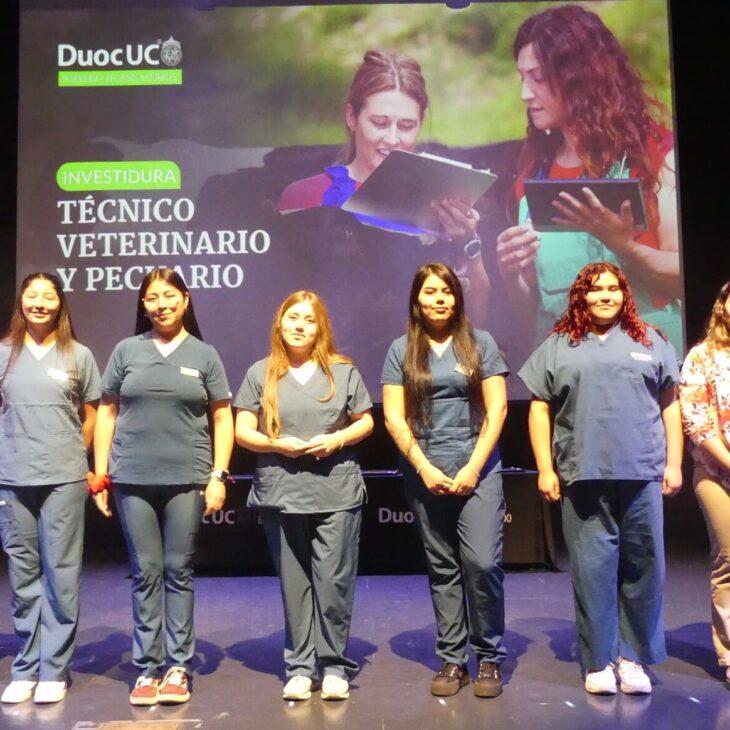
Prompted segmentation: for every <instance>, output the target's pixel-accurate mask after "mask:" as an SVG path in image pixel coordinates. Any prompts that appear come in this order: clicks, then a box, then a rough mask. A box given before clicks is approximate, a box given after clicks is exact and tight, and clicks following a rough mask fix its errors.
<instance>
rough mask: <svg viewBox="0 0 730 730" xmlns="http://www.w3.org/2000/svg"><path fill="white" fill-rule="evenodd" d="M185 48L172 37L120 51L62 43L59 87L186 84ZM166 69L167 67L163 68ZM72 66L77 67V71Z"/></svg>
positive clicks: (127, 47)
mask: <svg viewBox="0 0 730 730" xmlns="http://www.w3.org/2000/svg"><path fill="white" fill-rule="evenodd" d="M182 56H183V54H182V45H181V43H180V41H177V40H175V39H174V38H173V37H172V36H170V37H169V38H168V39H167V40H158V41H157V42H156V43H149V44H146V45H145V44H144V43H137V44H132V43H128V44H126V45H124V46H119V47H117V48H111V49H109V48H77V47H76V46H74V45H72V44H70V43H59V44H58V69H59V70H58V85H59V86H161V85H175V84H182V69H181V68H178V67H179V66H180V63H181V61H182ZM164 66H166V67H167V68H163V67H164ZM70 67H76V68H75V69H73V70H67V69H70ZM79 68H80V69H91V70H88V71H87V70H77V69H79Z"/></svg>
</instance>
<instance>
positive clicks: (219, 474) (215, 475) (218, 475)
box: [210, 469, 230, 482]
mask: <svg viewBox="0 0 730 730" xmlns="http://www.w3.org/2000/svg"><path fill="white" fill-rule="evenodd" d="M229 476H230V472H227V471H226V470H225V469H213V471H212V472H211V473H210V478H211V479H217V480H218V481H219V482H225V481H226V480H227V479H228V477H229Z"/></svg>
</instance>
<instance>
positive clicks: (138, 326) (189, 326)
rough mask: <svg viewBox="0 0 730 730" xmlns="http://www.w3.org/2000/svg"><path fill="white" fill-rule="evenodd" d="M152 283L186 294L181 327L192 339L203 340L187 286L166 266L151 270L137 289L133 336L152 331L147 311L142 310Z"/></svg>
mask: <svg viewBox="0 0 730 730" xmlns="http://www.w3.org/2000/svg"><path fill="white" fill-rule="evenodd" d="M153 281H164V282H165V283H166V284H169V285H170V286H173V287H175V289H177V290H178V291H179V292H182V293H183V294H187V297H188V306H187V309H186V310H185V313H184V314H183V320H182V322H183V327H185V330H186V331H187V332H189V333H190V334H191V335H193V336H194V337H197V338H198V339H199V340H202V339H203V335H201V334H200V327H198V320H197V319H196V318H195V310H194V309H193V298H192V297H191V296H190V290H189V289H188V285H187V284H186V283H185V281H184V279H183V278H182V276H180V274H178V273H177V271H175V269H171V268H169V267H167V266H161V267H160V268H158V269H152V271H150V272H149V273H148V274H147V276H145V278H144V279H142V283H141V284H140V287H139V296H138V297H137V320H136V322H135V325H134V334H135V335H141V334H144V333H145V332H149V331H150V330H151V329H152V322H150V320H149V318H148V317H147V311H146V310H145V308H144V301H143V300H144V298H145V294H147V289H149V286H150V284H151V283H152V282H153Z"/></svg>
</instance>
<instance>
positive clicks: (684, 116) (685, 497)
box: [0, 0, 730, 544]
mask: <svg viewBox="0 0 730 730" xmlns="http://www.w3.org/2000/svg"><path fill="white" fill-rule="evenodd" d="M54 4H55V5H60V4H59V3H54V2H53V1H52V0H49V1H48V2H42V3H41V2H37V3H33V5H35V6H36V7H39V8H50V7H52V6H53V5H54ZM226 4H229V5H230V4H231V3H213V2H204V3H203V2H200V3H196V5H197V6H198V7H200V8H206V9H207V8H211V7H214V6H218V7H220V6H224V5H226ZM627 4H631V3H627ZM25 5H26V6H27V7H30V6H31V5H32V4H31V3H26V4H25ZM77 5H83V6H84V7H86V8H87V9H89V10H94V9H98V10H103V9H108V8H109V7H113V6H115V5H116V3H114V2H107V1H106V0H87V1H86V2H84V3H77ZM139 5H143V4H142V3H139ZM155 5H157V6H167V8H168V9H172V8H179V6H180V5H181V3H180V2H177V1H176V2H166V3H165V2H159V3H154V2H146V3H144V6H145V7H153V6H155ZM190 5H191V6H192V5H193V4H192V3H191V4H190ZM472 5H476V4H475V3H472ZM522 5H524V7H525V10H526V9H527V6H528V5H535V4H534V3H522ZM607 5H608V4H607ZM610 5H611V6H613V7H618V8H619V10H620V9H621V7H622V6H624V5H625V3H623V2H620V1H619V2H615V3H611V4H610ZM669 9H670V26H671V50H672V56H673V66H674V87H675V88H674V114H675V132H676V133H677V151H678V170H679V173H680V176H681V187H680V200H681V219H680V220H681V233H682V243H683V250H684V254H685V255H684V259H683V277H684V283H685V303H686V312H685V316H686V333H687V342H688V343H690V344H691V343H692V342H693V341H695V340H696V339H697V338H698V337H699V336H700V334H701V329H702V326H703V323H704V320H705V317H706V315H707V312H708V310H709V307H710V304H711V302H712V300H713V298H714V295H715V293H716V291H717V289H718V288H719V286H720V284H721V283H722V282H723V281H725V280H726V279H727V278H728V277H730V254H729V253H728V245H727V239H728V234H727V225H726V218H727V216H726V209H727V201H728V200H730V195H729V193H730V191H729V190H728V188H729V187H730V184H729V183H728V175H727V171H728V170H730V145H728V144H727V132H726V126H727V125H726V115H725V114H724V112H722V109H723V108H724V105H725V104H724V101H723V100H724V88H723V87H722V83H721V82H720V81H718V79H719V78H721V75H722V70H723V69H725V68H726V66H727V59H726V55H725V50H724V49H725V48H726V47H727V39H726V33H727V28H728V27H730V4H728V3H722V2H716V1H715V0H695V1H694V2H692V3H686V2H684V0H670V2H669ZM18 22H19V12H18V7H17V3H14V2H5V3H2V4H0V58H2V61H3V64H2V67H3V69H4V73H3V74H1V75H0V86H1V88H2V98H3V101H4V107H5V108H4V112H5V113H4V114H3V115H2V119H1V121H0V126H1V128H2V135H3V144H2V147H1V148H0V149H1V151H2V159H0V165H1V167H0V170H1V171H2V183H1V184H0V250H1V251H2V256H0V321H1V322H2V323H3V324H4V323H6V322H7V319H8V316H9V312H10V309H11V306H12V301H13V299H14V290H15V284H16V280H17V278H18V277H19V276H20V275H21V274H22V273H23V272H22V271H20V270H18V271H17V273H16V267H15V247H16V214H15V211H16V185H15V180H16V170H17V161H16V149H17V148H16V137H17V133H18V127H17V119H16V117H15V115H14V113H13V109H14V108H15V107H16V104H17V97H18V86H17V75H16V69H17V54H18ZM622 23H623V21H622ZM612 27H613V26H612ZM614 30H616V32H617V34H619V37H620V38H621V39H622V41H623V40H624V38H623V37H622V36H621V34H620V33H619V30H620V29H619V28H614ZM47 31H48V32H49V33H51V34H53V32H54V29H53V28H52V27H50V26H49V27H48V28H47ZM152 35H155V40H157V37H156V34H152ZM369 45H372V44H370V43H369V39H368V38H364V39H363V42H362V43H361V44H360V47H359V48H358V49H357V50H358V52H359V51H360V50H361V48H364V47H367V46H369ZM183 51H185V49H184V48H183ZM30 52H31V55H30V57H29V60H28V62H29V63H30V64H31V65H34V64H36V65H37V64H40V63H41V59H42V58H46V59H47V58H48V51H47V50H46V51H44V50H43V49H42V48H35V49H33V48H31V49H30ZM51 55H52V54H51ZM647 55H651V54H649V53H648V52H645V53H644V61H645V62H646V61H647V58H646V56H647ZM348 58H349V59H350V65H349V68H350V70H351V69H352V68H353V67H354V64H355V63H356V62H357V57H356V56H355V55H351V56H349V57H348ZM187 60H188V56H187V55H186V56H185V57H184V60H183V61H182V68H183V70H185V69H186V67H187ZM639 60H640V59H637V63H639ZM51 63H55V58H51ZM510 64H511V61H510ZM639 65H640V66H641V63H639ZM55 70H56V69H55V68H54V73H55ZM487 75H488V74H487V73H486V72H484V73H480V74H479V77H478V82H479V84H480V85H481V84H482V83H484V79H485V78H486V77H487ZM347 81H348V79H347V78H346V74H345V72H344V71H343V76H342V77H341V78H340V79H339V81H338V83H339V84H340V87H339V88H344V87H345V86H346V84H347ZM430 82H431V79H429V83H430ZM509 83H510V89H509V94H510V95H511V96H512V97H513V98H514V99H515V100H517V101H518V99H517V94H518V91H517V86H516V83H517V82H516V80H515V79H514V77H513V78H512V79H511V80H510V82H509ZM343 84H344V86H343ZM57 91H59V92H60V91H61V90H60V89H57ZM96 91H97V92H98V91H99V90H98V89H97V90H96ZM111 91H113V90H111ZM147 91H149V90H147ZM158 91H160V92H166V91H167V92H169V90H165V89H160V90H158ZM24 93H27V94H30V95H31V96H32V95H34V94H38V93H40V89H38V90H35V89H33V88H30V89H26V90H25V92H24ZM154 98H155V97H153V98H150V97H148V96H146V95H144V96H143V95H142V92H141V91H140V90H137V94H136V95H135V96H133V97H132V98H131V100H130V101H129V104H131V105H133V106H134V105H137V104H139V105H144V106H147V107H150V105H151V104H152V102H153V101H154ZM161 98H163V99H164V98H166V97H165V95H164V94H162V96H161ZM434 101H438V100H437V99H434ZM490 101H491V99H490ZM77 107H78V108H77V109H75V112H74V113H75V115H76V117H75V119H78V120H80V121H79V124H81V125H82V127H84V128H85V124H86V122H84V115H85V113H86V112H89V113H90V110H89V109H87V108H86V105H85V104H84V103H83V100H82V101H81V102H79V103H78V104H77ZM155 108H156V107H154V104H152V106H151V107H150V109H149V112H150V114H152V113H153V112H154V110H155ZM332 108H333V112H332V113H333V114H334V115H335V116H336V115H337V114H338V113H339V111H338V109H337V108H336V107H332ZM127 111H128V110H127V108H125V107H124V106H121V105H120V107H119V109H118V114H119V115H120V117H122V118H123V117H124V116H126V114H127ZM55 115H56V109H55V108H53V107H52V106H49V107H48V108H46V109H43V110H42V113H41V114H40V115H39V117H38V118H37V119H36V121H35V129H33V130H25V131H26V132H29V133H30V132H33V133H36V134H41V135H42V134H43V133H44V132H45V133H46V134H48V135H49V136H50V135H53V134H56V133H57V126H56V123H57V121H56V118H55ZM200 116H201V118H202V120H203V121H202V122H201V124H202V123H203V122H206V120H208V119H209V118H210V116H211V115H210V111H209V110H208V109H206V108H203V109H201V110H200ZM334 121H335V123H336V122H337V121H338V120H337V119H335V120H334ZM73 123H74V122H71V124H73ZM66 124H69V122H68V121H67V122H66ZM433 126H434V125H433V124H432V129H433ZM309 129H310V131H311V125H310V127H309ZM69 134H70V135H72V136H73V134H74V133H72V132H71V131H70V130H69ZM495 134H496V133H495ZM423 135H425V137H424V139H425V138H429V139H430V138H431V137H434V136H435V135H433V134H431V133H430V132H429V130H428V129H425V130H424V132H423V133H422V136H423ZM509 136H510V135H506V136H505V139H506V138H507V137H509ZM512 136H513V137H514V138H519V136H520V130H519V129H517V131H515V132H514V133H513V134H512ZM147 141H148V142H150V143H151V142H154V140H147ZM286 143H287V140H283V141H277V142H276V144H277V146H279V145H280V146H282V147H286V146H287V144H286ZM95 144H99V145H101V144H104V142H103V141H97V142H96V143H95ZM303 144H305V145H306V146H315V147H316V146H317V145H310V144H306V143H303ZM471 144H475V143H474V141H473V140H468V141H467V142H465V145H467V146H468V145H471ZM450 145H451V143H449V146H450ZM328 146H329V145H325V147H328ZM477 146H478V145H477ZM108 150H109V155H108V159H113V155H112V154H111V148H108ZM59 157H60V160H59V162H58V165H56V166H55V167H54V166H53V165H50V167H49V168H48V169H45V170H38V171H36V172H35V174H36V175H37V176H38V180H39V185H40V187H39V190H38V191H32V194H33V196H35V195H38V196H39V200H43V196H44V195H45V196H46V198H48V196H49V195H50V196H51V197H50V200H51V201H53V200H54V199H61V198H62V193H61V191H60V189H58V188H57V187H56V188H54V185H55V174H56V171H57V167H58V166H59V165H60V164H62V162H65V161H69V160H70V159H71V158H69V157H67V156H65V155H64V154H60V155H59ZM89 159H93V158H89ZM117 159H121V156H118V158H117ZM19 172H20V175H21V176H22V175H23V174H26V173H24V171H23V170H20V171H19ZM31 173H33V171H27V174H31ZM183 184H185V176H184V175H183ZM91 194H92V196H94V197H95V198H98V200H101V199H102V197H101V194H100V193H98V192H92V193H91ZM153 194H154V195H155V196H159V197H162V194H160V193H153ZM127 195H128V193H115V194H114V197H126V196H127ZM150 195H152V194H150ZM165 195H166V196H170V195H172V193H170V192H169V191H168V192H167V193H165ZM176 195H177V194H176ZM54 196H55V197H54ZM106 196H107V193H104V197H106ZM67 197H68V198H71V197H74V198H78V199H82V198H83V197H85V194H80V193H79V194H75V195H73V196H71V195H69V196H65V195H64V196H63V199H66V198H67ZM46 205H47V203H46ZM43 211H46V212H43ZM44 215H47V217H48V224H49V226H50V228H49V230H51V234H50V236H49V237H48V238H45V239H44V240H43V241H42V243H43V245H44V246H45V247H46V251H47V253H48V259H43V258H41V259H39V260H38V262H37V263H38V266H50V265H52V264H53V263H54V261H56V260H59V259H58V257H59V252H60V250H61V249H60V246H59V243H58V240H57V238H56V236H57V234H58V233H65V230H59V229H61V224H60V223H59V218H58V215H59V213H58V210H57V209H56V208H55V206H52V207H51V209H50V211H48V209H47V208H44V209H39V210H37V211H36V217H38V218H40V217H41V216H44ZM31 224H33V221H31ZM213 230H216V228H215V227H214V229H213ZM37 243H38V242H34V245H36V244H37ZM94 263H95V262H93V261H88V262H86V263H85V264H82V265H80V266H79V267H78V268H80V269H81V268H84V267H85V266H86V265H87V264H88V265H93V264H94ZM139 263H140V262H139V260H131V261H129V262H128V263H127V264H125V266H127V267H130V266H132V265H134V264H139ZM155 263H157V262H155ZM58 265H59V266H60V265H65V266H69V265H70V266H75V265H76V264H75V263H74V264H69V263H67V262H66V263H64V262H61V263H59V264H58ZM103 265H104V266H106V264H103ZM109 265H110V266H111V265H112V263H111V262H109ZM113 265H121V264H119V262H118V260H117V261H115V262H114V264H113ZM26 271H27V269H26ZM198 294H199V292H198V291H197V290H196V291H195V292H194V295H195V296H196V302H197V300H198ZM224 294H225V292H224ZM104 296H105V297H107V296H108V297H111V300H113V301H115V302H117V303H118V306H115V307H113V308H112V310H111V311H112V316H111V317H109V316H103V317H102V312H103V311H104V309H102V305H101V304H100V303H99V302H97V301H96V300H94V303H93V304H85V305H83V306H82V307H81V309H82V310H87V309H88V308H91V309H92V310H93V311H92V315H97V316H91V317H89V319H90V320H93V319H98V320H102V319H104V320H105V326H108V327H112V326H113V327H114V328H115V329H114V334H112V333H111V332H110V334H109V337H108V338H107V340H106V344H98V343H97V345H96V349H98V353H97V354H98V358H99V361H100V364H101V365H102V366H103V364H104V361H105V357H106V352H107V351H108V349H109V348H110V347H111V344H113V341H114V340H116V339H118V338H119V337H122V336H123V335H125V334H127V333H128V332H129V330H130V328H131V326H132V315H133V313H132V308H133V301H132V300H133V295H132V293H131V292H128V291H122V292H116V293H115V292H108V293H104ZM74 307H75V309H74V314H76V313H77V310H79V306H78V305H76V304H75V303H74ZM103 307H104V308H106V307H107V305H103ZM79 313H80V312H79ZM215 314H216V312H215V311H214V310H213V311H212V315H215ZM245 317H247V315H246V313H245V312H244V313H241V314H240V317H239V320H237V323H238V322H239V321H241V320H243V319H244V318H245ZM269 317H270V313H267V314H266V317H265V319H266V321H267V322H268V319H269ZM213 318H214V317H213ZM203 319H204V321H203V326H204V327H205V328H206V329H209V328H210V326H209V322H210V319H211V314H204V316H203ZM79 324H80V325H81V327H80V329H81V333H82V336H83V337H84V339H86V340H87V341H89V336H90V332H91V330H90V329H89V327H90V326H91V324H93V321H89V322H86V321H84V322H79ZM209 339H211V337H210V335H209ZM213 342H214V344H216V345H217V346H219V347H220V346H221V343H219V342H218V341H217V339H213ZM92 344H93V343H92ZM247 346H250V347H251V348H252V349H249V350H247V355H245V357H244V358H242V360H243V359H246V360H253V359H254V357H257V356H259V354H260V352H263V349H264V347H265V344H264V343H262V342H253V341H252V340H249V339H248V338H247ZM253 348H259V349H258V351H255V350H254V349H253ZM227 364H228V365H229V368H230V367H231V365H230V364H229V363H227ZM245 364H246V363H243V365H245ZM237 377H238V376H237V374H236V373H235V372H234V371H233V370H231V380H232V381H234V383H235V380H236V379H237ZM525 413H526V410H525V407H524V405H522V404H518V403H515V404H513V407H512V410H511V414H510V420H509V422H508V428H507V430H506V433H505V436H504V437H503V439H502V446H503V453H505V454H506V455H507V457H508V458H507V461H508V463H510V464H511V465H516V466H525V467H529V466H530V457H529V448H528V447H527V443H526V441H527V440H526V421H525ZM391 456H392V454H391V452H390V450H389V444H388V442H387V440H386V438H385V437H384V434H383V433H382V432H379V433H377V434H376V435H375V436H374V437H373V439H372V440H371V443H370V444H368V452H367V458H368V460H371V459H372V462H371V463H373V464H376V463H378V462H383V461H387V460H388V459H389V458H390V457H391ZM666 517H667V535H668V537H669V538H670V539H674V540H683V541H687V542H689V543H695V544H696V543H698V542H703V541H704V539H705V538H704V530H703V526H702V521H701V517H700V514H699V511H698V508H697V505H696V503H695V500H694V497H693V495H692V493H691V490H690V489H688V488H687V489H685V490H683V492H682V494H681V495H680V496H679V497H678V498H677V499H675V500H674V501H672V502H669V503H668V504H667V509H666Z"/></svg>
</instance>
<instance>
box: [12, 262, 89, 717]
mask: <svg viewBox="0 0 730 730" xmlns="http://www.w3.org/2000/svg"><path fill="white" fill-rule="evenodd" d="M100 395H101V391H100V383H99V371H98V369H97V367H96V363H95V362H94V357H93V356H92V354H91V352H90V351H89V350H88V349H87V348H85V347H84V346H83V345H80V344H79V343H78V342H76V339H75V335H74V330H73V326H72V325H71V316H70V314H69V311H68V304H67V303H66V297H65V296H64V294H63V290H62V288H61V284H60V282H59V281H58V279H57V278H56V277H55V276H54V275H53V274H45V273H37V274H30V275H29V276H27V277H26V278H25V279H24V280H23V282H22V283H21V285H20V293H19V294H18V298H17V300H16V302H15V309H14V311H13V315H12V319H11V322H10V328H9V330H8V333H7V335H6V336H5V338H4V339H3V340H2V342H0V536H1V537H2V546H3V549H4V550H5V553H6V555H7V557H8V574H9V578H10V586H11V589H12V594H13V623H14V626H15V633H16V635H17V636H18V638H19V639H20V642H21V645H20V651H19V652H18V655H17V656H16V657H15V659H14V660H13V664H12V667H11V675H12V681H11V682H10V684H9V685H8V686H7V687H6V688H5V691H4V692H3V694H2V697H0V701H2V702H4V703H8V704H15V703H19V702H24V701H26V700H28V699H30V698H31V697H33V698H34V700H35V702H37V703H46V702H58V701H60V700H62V699H63V698H64V697H65V695H66V683H67V681H68V665H69V662H70V661H71V655H72V654H73V650H74V645H75V640H76V627H77V625H78V618H79V589H80V584H81V554H82V549H83V543H84V505H85V503H86V473H87V472H88V470H89V464H88V459H87V450H88V449H89V447H90V446H91V436H92V433H93V430H94V421H95V419H96V406H97V403H98V401H99V397H100Z"/></svg>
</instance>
